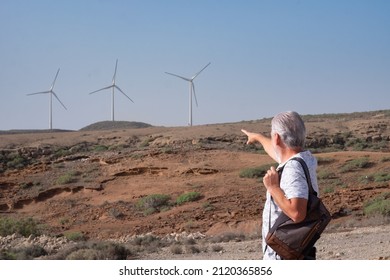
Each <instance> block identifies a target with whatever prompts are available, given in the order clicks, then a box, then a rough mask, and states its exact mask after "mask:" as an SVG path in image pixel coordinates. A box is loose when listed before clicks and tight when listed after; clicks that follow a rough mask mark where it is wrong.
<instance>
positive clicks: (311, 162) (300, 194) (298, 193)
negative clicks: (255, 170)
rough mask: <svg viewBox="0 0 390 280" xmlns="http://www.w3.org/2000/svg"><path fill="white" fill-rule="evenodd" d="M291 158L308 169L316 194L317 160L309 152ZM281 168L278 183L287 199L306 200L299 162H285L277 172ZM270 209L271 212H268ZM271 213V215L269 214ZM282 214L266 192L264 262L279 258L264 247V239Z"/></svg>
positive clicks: (304, 183)
mask: <svg viewBox="0 0 390 280" xmlns="http://www.w3.org/2000/svg"><path fill="white" fill-rule="evenodd" d="M293 157H300V158H302V159H303V160H304V161H305V162H306V165H307V167H308V169H309V173H310V177H311V183H312V186H313V189H314V190H315V191H316V192H317V195H319V193H318V184H317V173H316V170H317V160H316V158H315V157H314V156H313V155H312V154H311V152H310V151H304V152H301V153H298V154H296V155H294V156H293ZM281 167H283V175H282V178H281V181H280V188H281V189H282V190H283V191H284V193H285V196H286V198H287V199H291V198H305V199H308V195H309V186H308V185H307V180H306V176H305V172H304V170H303V167H302V165H301V163H300V162H298V161H296V160H287V161H286V162H285V163H282V164H279V166H278V168H277V170H279V169H280V168H281ZM270 207H271V211H270ZM270 213H271V214H270ZM281 213H282V210H281V209H280V208H279V206H277V205H276V204H275V202H274V201H273V200H271V195H270V194H269V192H268V191H267V200H266V202H265V205H264V209H263V228H262V235H263V236H262V247H263V253H264V255H263V259H264V260H278V259H280V257H279V256H278V255H277V254H276V253H275V251H274V250H272V248H270V247H269V246H266V243H265V237H266V236H267V233H268V231H269V228H270V225H271V227H272V225H273V224H274V223H275V220H276V219H277V218H278V217H279V215H280V214H281Z"/></svg>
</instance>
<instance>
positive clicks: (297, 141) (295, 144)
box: [271, 111, 306, 149]
mask: <svg viewBox="0 0 390 280" xmlns="http://www.w3.org/2000/svg"><path fill="white" fill-rule="evenodd" d="M271 124H272V132H275V133H277V134H279V136H280V137H281V138H282V141H283V143H284V144H285V145H286V146H287V147H289V148H291V149H295V148H303V147H304V146H305V138H306V128H305V124H304V122H303V120H302V118H301V116H300V115H299V114H298V113H297V112H293V111H288V112H284V113H279V114H278V115H276V116H275V117H274V118H273V119H272V122H271Z"/></svg>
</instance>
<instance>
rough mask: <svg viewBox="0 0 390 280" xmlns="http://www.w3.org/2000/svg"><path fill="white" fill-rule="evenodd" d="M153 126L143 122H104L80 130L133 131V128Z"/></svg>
mask: <svg viewBox="0 0 390 280" xmlns="http://www.w3.org/2000/svg"><path fill="white" fill-rule="evenodd" d="M151 126H152V125H150V124H147V123H143V122H128V121H102V122H97V123H93V124H90V125H88V126H86V127H83V128H82V129H80V131H93V130H111V129H132V128H146V127H151Z"/></svg>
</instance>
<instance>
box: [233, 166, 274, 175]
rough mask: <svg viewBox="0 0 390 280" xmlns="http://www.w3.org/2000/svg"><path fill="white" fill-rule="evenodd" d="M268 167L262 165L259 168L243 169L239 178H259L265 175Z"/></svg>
mask: <svg viewBox="0 0 390 280" xmlns="http://www.w3.org/2000/svg"><path fill="white" fill-rule="evenodd" d="M269 168H270V166H269V165H262V166H259V167H253V168H245V169H243V170H241V171H240V178H261V177H263V176H264V175H265V173H267V171H268V169H269Z"/></svg>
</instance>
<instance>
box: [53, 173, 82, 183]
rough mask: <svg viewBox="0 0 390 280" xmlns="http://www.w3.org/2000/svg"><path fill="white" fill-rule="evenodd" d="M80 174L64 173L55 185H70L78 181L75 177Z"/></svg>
mask: <svg viewBox="0 0 390 280" xmlns="http://www.w3.org/2000/svg"><path fill="white" fill-rule="evenodd" d="M80 174H81V172H80V171H69V172H67V173H65V174H64V175H61V176H60V177H59V178H58V179H57V181H56V183H57V185H66V184H71V183H76V182H77V181H78V178H77V176H79V175H80Z"/></svg>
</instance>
